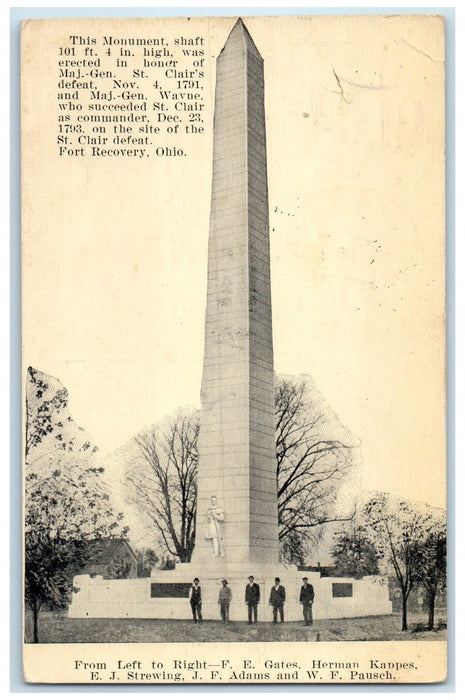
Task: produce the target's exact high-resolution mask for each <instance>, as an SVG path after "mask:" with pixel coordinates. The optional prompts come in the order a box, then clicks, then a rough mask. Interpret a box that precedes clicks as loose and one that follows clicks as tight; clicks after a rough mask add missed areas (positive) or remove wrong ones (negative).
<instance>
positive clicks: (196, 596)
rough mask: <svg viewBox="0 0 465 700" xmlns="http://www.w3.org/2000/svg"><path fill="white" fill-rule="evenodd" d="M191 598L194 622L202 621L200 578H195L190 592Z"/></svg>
mask: <svg viewBox="0 0 465 700" xmlns="http://www.w3.org/2000/svg"><path fill="white" fill-rule="evenodd" d="M189 600H190V604H191V608H192V617H193V618H194V622H197V621H198V622H202V589H201V588H200V581H199V579H198V578H195V579H194V582H193V584H192V587H191V590H190V593H189Z"/></svg>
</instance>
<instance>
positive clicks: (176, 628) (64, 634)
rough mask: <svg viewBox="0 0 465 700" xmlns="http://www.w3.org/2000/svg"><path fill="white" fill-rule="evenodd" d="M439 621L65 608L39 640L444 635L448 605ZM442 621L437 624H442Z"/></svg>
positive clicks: (48, 621)
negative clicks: (73, 614)
mask: <svg viewBox="0 0 465 700" xmlns="http://www.w3.org/2000/svg"><path fill="white" fill-rule="evenodd" d="M436 619H437V620H438V621H440V624H439V626H436V627H435V629H434V630H433V631H431V632H428V631H424V627H425V625H426V614H422V615H419V614H415V613H411V614H410V615H409V620H408V622H409V627H410V629H409V630H408V631H407V632H401V618H400V614H394V615H380V616H375V617H359V618H345V619H342V620H316V621H315V622H314V623H313V626H312V627H303V626H302V623H297V622H285V623H284V624H282V625H281V624H280V625H273V624H272V623H271V622H259V623H258V624H257V625H253V626H249V625H248V624H247V623H246V622H231V623H229V624H227V625H224V624H223V623H221V622H220V621H218V622H217V621H206V622H203V623H202V624H201V625H198V624H197V625H196V624H194V623H193V622H191V621H186V620H153V619H151V620H139V619H130V620H127V619H121V620H115V619H93V620H89V619H83V620H77V619H69V618H68V617H67V613H66V612H65V611H63V612H43V613H41V615H40V618H39V641H40V642H41V643H42V644H66V643H86V642H90V643H92V642H102V643H103V642H113V643H114V642H121V643H123V642H259V641H260V642H261V641H263V642H295V641H297V642H303V641H310V642H315V641H320V642H341V641H387V640H399V641H405V640H420V639H422V640H423V639H431V640H442V639H446V633H447V630H446V629H445V625H444V623H443V622H442V621H443V620H444V619H445V614H444V611H440V610H438V611H437V615H436ZM438 627H439V628H438ZM26 641H27V642H30V641H32V624H31V616H30V614H29V611H28V612H27V614H26Z"/></svg>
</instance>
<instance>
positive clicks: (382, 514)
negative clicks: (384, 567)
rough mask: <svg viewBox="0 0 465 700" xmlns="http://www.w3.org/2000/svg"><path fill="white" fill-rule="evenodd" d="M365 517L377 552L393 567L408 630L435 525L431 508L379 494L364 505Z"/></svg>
mask: <svg viewBox="0 0 465 700" xmlns="http://www.w3.org/2000/svg"><path fill="white" fill-rule="evenodd" d="M362 517H363V520H364V522H365V527H366V530H367V533H368V534H369V537H370V538H371V539H372V542H373V544H374V545H375V547H376V549H377V550H378V553H379V554H380V556H381V557H383V558H384V559H385V560H386V562H387V563H388V564H390V565H391V566H392V568H393V570H394V573H395V576H396V578H397V581H398V582H399V586H400V590H401V595H402V631H405V630H406V629H407V627H408V626H407V602H408V598H409V595H410V593H411V591H412V588H413V585H414V583H415V581H416V580H417V579H418V576H419V571H420V567H421V561H422V558H423V557H424V554H425V547H426V542H427V541H428V538H429V537H430V535H431V534H432V532H433V528H434V517H433V515H432V510H431V509H428V508H426V507H425V508H419V507H418V506H416V505H414V504H412V503H407V502H406V501H402V500H399V499H396V498H394V497H393V496H389V495H388V494H386V493H380V494H376V495H375V496H373V498H371V499H370V500H369V501H368V502H367V503H366V504H365V506H364V508H363V514H362Z"/></svg>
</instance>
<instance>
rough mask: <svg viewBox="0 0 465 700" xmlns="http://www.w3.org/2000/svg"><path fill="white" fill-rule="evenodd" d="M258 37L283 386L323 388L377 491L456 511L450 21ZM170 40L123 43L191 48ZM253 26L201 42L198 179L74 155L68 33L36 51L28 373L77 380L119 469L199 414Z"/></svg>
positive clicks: (152, 163)
mask: <svg viewBox="0 0 465 700" xmlns="http://www.w3.org/2000/svg"><path fill="white" fill-rule="evenodd" d="M245 21H246V24H247V27H248V28H249V31H250V33H251V35H252V36H253V39H254V41H255V43H256V45H257V47H258V49H259V51H260V53H261V54H262V57H263V59H264V65H265V91H266V96H265V109H266V126H267V151H268V182H269V207H270V242H271V282H272V303H273V338H274V351H275V370H276V372H278V373H286V374H309V375H311V376H312V378H313V380H314V382H315V384H316V386H317V387H318V390H319V391H320V393H321V394H322V395H323V396H324V398H325V399H326V401H327V402H328V404H329V405H330V406H331V408H332V409H333V410H334V411H335V413H336V414H337V416H338V417H339V420H340V421H341V423H342V424H343V425H345V426H346V427H347V429H348V430H350V431H351V433H353V434H354V435H355V436H357V437H359V438H360V440H361V444H362V454H363V471H362V485H363V487H364V488H366V489H376V490H388V491H392V492H394V493H397V494H399V495H401V496H404V497H407V498H412V499H414V500H419V501H425V502H428V503H430V504H431V505H434V506H443V505H444V502H445V437H444V425H445V398H444V388H445V369H444V362H445V360H444V264H445V263H444V176H443V160H444V141H443V120H444V115H443V93H442V90H443V71H444V63H443V46H442V39H441V24H440V20H439V19H438V18H432V17H430V18H426V19H421V18H416V17H399V16H392V17H389V18H383V17H378V18H348V17H326V18H325V17H318V18H311V17H306V18H299V17H292V18H291V17H288V18H286V19H285V20H282V19H279V18H250V19H249V20H247V19H246V20H245ZM109 22H110V21H109ZM152 22H153V24H152ZM160 22H161V24H158V23H157V20H143V22H142V23H137V22H134V23H133V24H131V25H125V27H124V33H125V34H127V33H129V34H134V35H135V34H138V35H140V36H151V35H152V34H154V32H163V33H165V34H166V35H167V36H172V37H174V36H177V35H179V34H180V33H181V29H180V25H179V24H177V23H176V21H175V20H161V21H160ZM233 24H234V20H233V19H232V18H215V19H214V20H208V19H204V18H192V19H191V20H190V21H189V25H188V30H187V28H186V23H184V25H183V27H182V32H184V33H187V31H189V35H192V36H195V35H202V36H205V38H206V48H207V51H206V65H205V71H206V82H205V90H206V93H207V94H206V97H205V105H206V107H205V113H204V118H205V132H204V134H201V135H198V136H196V137H195V139H192V138H191V139H190V140H189V141H187V142H186V147H187V146H188V148H189V156H188V157H186V158H183V159H181V160H180V159H176V158H174V159H156V160H154V159H152V158H145V159H140V160H139V159H138V160H134V161H131V162H127V161H125V160H118V159H94V160H91V159H78V160H75V159H71V160H70V159H63V158H59V157H58V156H57V151H56V148H55V141H56V123H57V116H56V100H55V95H56V51H55V49H57V48H58V47H59V46H60V45H62V44H63V43H64V41H65V39H66V37H67V36H68V35H69V33H70V32H69V24H68V25H66V23H63V24H60V23H59V22H57V24H56V26H55V29H54V32H53V35H52V36H48V35H46V33H45V32H43V31H42V30H40V31H38V33H37V35H34V36H33V35H32V33H31V40H30V45H29V49H30V51H31V54H30V55H31V60H32V62H33V63H32V65H34V71H31V73H30V74H29V79H28V80H26V81H25V88H24V104H25V105H26V111H25V114H24V118H23V138H24V141H23V158H24V163H23V172H24V173H25V174H24V197H23V284H24V288H23V308H24V315H23V318H24V321H23V323H24V333H23V345H24V349H23V359H24V365H25V367H27V366H28V365H32V366H34V367H36V368H39V369H40V370H42V371H44V372H46V373H48V374H50V375H52V376H54V377H57V378H59V379H60V381H61V382H62V383H63V384H64V386H66V388H67V389H68V391H69V394H70V411H71V414H72V415H73V417H74V419H75V420H76V422H77V423H78V424H80V425H81V426H82V427H84V428H85V429H86V430H87V431H88V432H89V433H90V434H91V436H92V438H93V440H94V442H95V443H96V444H97V445H99V447H100V450H101V452H102V453H103V454H106V453H107V452H111V451H114V450H115V449H117V448H118V447H120V446H121V445H122V444H124V443H125V442H126V441H127V440H128V439H129V438H130V437H131V436H132V435H133V434H135V433H136V432H138V431H139V430H141V429H142V428H143V427H144V426H147V425H150V424H152V423H154V422H155V421H157V420H158V419H160V418H162V417H163V416H164V415H167V414H169V413H171V412H172V411H174V410H176V408H177V407H178V406H198V405H199V403H200V382H201V371H202V354H203V322H204V314H205V299H206V276H207V243H208V218H209V204H210V202H209V198H210V187H211V153H212V118H213V94H214V78H215V65H214V59H215V57H216V56H217V55H218V53H219V51H220V50H221V47H222V45H223V43H224V41H225V40H226V37H227V35H228V33H229V31H230V29H231V28H232V26H233ZM116 28H117V27H116V25H114V24H110V23H109V24H108V29H109V30H110V29H111V31H114V30H115V29H116ZM79 31H80V32H81V33H83V34H84V33H86V32H92V31H95V25H91V24H88V25H86V26H85V27H84V26H83V25H81V26H80V27H79ZM120 33H121V32H120ZM176 144H179V145H182V142H181V140H179V141H176Z"/></svg>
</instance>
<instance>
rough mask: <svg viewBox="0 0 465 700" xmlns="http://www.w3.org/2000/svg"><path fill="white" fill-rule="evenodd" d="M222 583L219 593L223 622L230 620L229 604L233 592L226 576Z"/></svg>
mask: <svg viewBox="0 0 465 700" xmlns="http://www.w3.org/2000/svg"><path fill="white" fill-rule="evenodd" d="M221 583H222V584H223V585H222V587H221V588H220V593H219V595H218V605H219V606H220V613H221V619H222V620H223V622H229V604H230V602H231V598H232V593H231V589H230V588H229V586H228V582H227V581H226V579H225V578H224V579H223V580H222V581H221Z"/></svg>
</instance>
